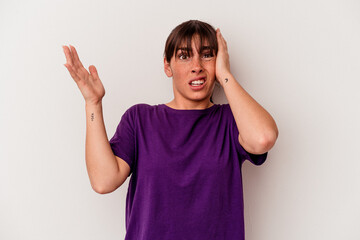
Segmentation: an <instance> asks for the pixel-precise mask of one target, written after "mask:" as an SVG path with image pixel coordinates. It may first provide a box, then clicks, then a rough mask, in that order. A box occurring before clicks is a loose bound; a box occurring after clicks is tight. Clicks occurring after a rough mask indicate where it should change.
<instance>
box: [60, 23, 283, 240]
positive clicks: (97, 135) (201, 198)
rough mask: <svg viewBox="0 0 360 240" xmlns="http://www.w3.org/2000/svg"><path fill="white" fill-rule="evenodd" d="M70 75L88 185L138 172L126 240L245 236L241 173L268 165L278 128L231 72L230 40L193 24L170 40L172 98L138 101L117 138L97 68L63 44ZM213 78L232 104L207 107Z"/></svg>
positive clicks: (110, 185) (117, 182)
mask: <svg viewBox="0 0 360 240" xmlns="http://www.w3.org/2000/svg"><path fill="white" fill-rule="evenodd" d="M64 52H65V55H66V60H67V63H66V64H65V66H66V68H67V69H68V71H69V73H70V74H71V76H72V78H73V79H74V80H75V82H76V83H77V85H78V87H79V88H80V91H81V93H82V94H83V96H84V98H85V102H86V123H87V124H86V127H87V128H86V163H87V170H88V173H89V177H90V181H91V185H92V187H93V189H94V190H95V191H96V192H98V193H103V194H104V193H109V192H112V191H114V190H115V189H117V188H118V187H119V186H121V185H122V184H123V183H124V181H125V180H126V178H127V177H128V176H130V174H132V175H131V178H130V182H129V188H128V192H127V198H126V237H125V239H129V240H130V239H131V240H132V239H136V240H142V239H144V240H145V239H150V240H154V239H156V240H160V239H171V240H176V239H187V240H188V239H196V240H199V239H211V240H215V239H226V240H231V239H237V240H238V239H244V236H245V234H244V210H243V190H242V177H241V166H242V163H243V162H244V161H245V160H249V161H251V162H252V163H254V164H256V165H260V164H262V163H263V162H264V161H265V159H266V157H267V152H268V151H269V150H270V149H271V148H272V146H273V145H274V144H275V141H276V139H277V136H278V130H277V126H276V124H275V121H274V120H273V118H272V117H271V116H270V114H269V113H268V112H267V111H266V110H265V109H264V108H262V107H261V106H260V105H259V104H258V103H257V102H256V101H255V100H254V99H253V98H252V97H251V96H250V95H249V94H248V93H247V92H246V91H245V90H244V89H243V88H242V87H241V86H240V84H239V83H238V82H237V81H236V80H235V78H234V76H233V75H232V74H231V72H230V63H229V55H228V51H227V45H226V41H225V40H224V38H223V36H222V35H221V33H220V30H219V29H217V30H216V31H215V29H214V28H213V27H212V26H210V25H209V24H207V23H204V22H201V21H197V20H191V21H187V22H184V23H182V24H180V25H179V26H177V27H176V28H175V29H174V30H173V31H172V32H171V33H170V35H169V37H168V39H167V41H166V45H165V53H164V70H165V73H166V75H167V76H168V77H172V80H173V91H174V99H173V100H172V101H171V102H169V103H166V104H158V105H148V104H136V105H134V106H132V107H130V108H129V109H128V110H127V111H126V112H125V113H124V115H123V116H122V118H121V121H120V123H119V125H118V127H117V129H116V132H115V134H114V136H113V137H112V138H111V139H110V141H109V140H108V138H107V134H106V131H105V127H104V121H103V115H102V104H101V100H102V98H103V96H104V94H105V90H104V87H103V85H102V83H101V81H100V78H99V76H98V73H97V71H96V68H95V67H94V66H90V67H89V72H90V73H89V72H88V71H87V70H86V69H85V68H84V67H83V65H82V64H81V62H80V60H79V57H78V55H77V53H76V50H75V48H74V47H72V46H70V48H68V47H65V46H64ZM215 81H218V82H219V83H220V84H221V86H222V87H223V89H224V92H225V94H226V97H227V100H228V102H229V104H214V103H212V102H211V101H210V99H211V95H212V92H213V89H214V84H215Z"/></svg>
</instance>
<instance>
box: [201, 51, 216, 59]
mask: <svg viewBox="0 0 360 240" xmlns="http://www.w3.org/2000/svg"><path fill="white" fill-rule="evenodd" d="M213 56H214V54H212V52H205V53H204V54H203V58H212V57H213Z"/></svg>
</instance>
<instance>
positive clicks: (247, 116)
mask: <svg viewBox="0 0 360 240" xmlns="http://www.w3.org/2000/svg"><path fill="white" fill-rule="evenodd" d="M216 35H217V40H218V53H217V57H216V78H217V81H218V82H219V83H220V84H221V86H222V87H223V89H224V92H225V95H226V98H227V100H228V102H229V105H230V108H231V111H232V113H233V115H234V118H235V122H236V125H237V128H238V130H239V142H240V144H241V146H242V147H243V148H244V149H245V150H246V151H248V152H249V153H253V154H262V153H265V152H267V151H269V150H270V149H271V148H272V147H273V146H274V144H275V141H276V139H277V137H278V129H277V126H276V123H275V121H274V119H273V118H272V117H271V115H270V114H269V113H268V112H267V111H266V110H265V109H264V108H263V107H262V106H261V105H260V104H258V103H257V102H256V101H255V99H253V98H252V97H251V96H250V95H249V94H248V93H247V92H246V91H245V89H243V88H242V87H241V86H240V84H239V83H238V82H237V81H236V79H235V78H234V76H233V75H232V74H231V72H230V62H229V54H228V50H227V44H226V41H225V39H224V38H223V36H222V35H221V33H220V30H219V29H217V30H216Z"/></svg>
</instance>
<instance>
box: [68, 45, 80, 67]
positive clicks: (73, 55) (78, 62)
mask: <svg viewBox="0 0 360 240" xmlns="http://www.w3.org/2000/svg"><path fill="white" fill-rule="evenodd" d="M70 49H71V53H72V57H73V60H74V64H75V66H77V67H78V68H81V67H83V65H82V63H81V61H80V59H79V55H78V54H77V51H76V49H75V47H74V46H72V45H70Z"/></svg>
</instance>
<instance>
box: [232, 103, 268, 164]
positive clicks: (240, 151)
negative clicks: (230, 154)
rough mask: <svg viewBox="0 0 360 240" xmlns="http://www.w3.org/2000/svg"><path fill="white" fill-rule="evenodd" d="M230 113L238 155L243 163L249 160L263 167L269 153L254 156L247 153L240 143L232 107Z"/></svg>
mask: <svg viewBox="0 0 360 240" xmlns="http://www.w3.org/2000/svg"><path fill="white" fill-rule="evenodd" d="M229 111H230V114H229V115H231V116H230V128H231V131H232V136H233V141H234V142H235V146H236V150H237V153H238V155H239V157H240V159H241V163H243V162H244V161H245V160H249V161H250V162H251V163H252V164H254V165H261V164H263V163H264V162H265V160H266V158H267V155H268V153H267V152H266V153H263V154H253V153H249V152H248V151H246V150H245V149H244V148H243V146H241V144H240V142H239V130H238V128H237V125H236V122H235V118H234V116H233V114H232V112H231V109H230V106H229Z"/></svg>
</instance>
